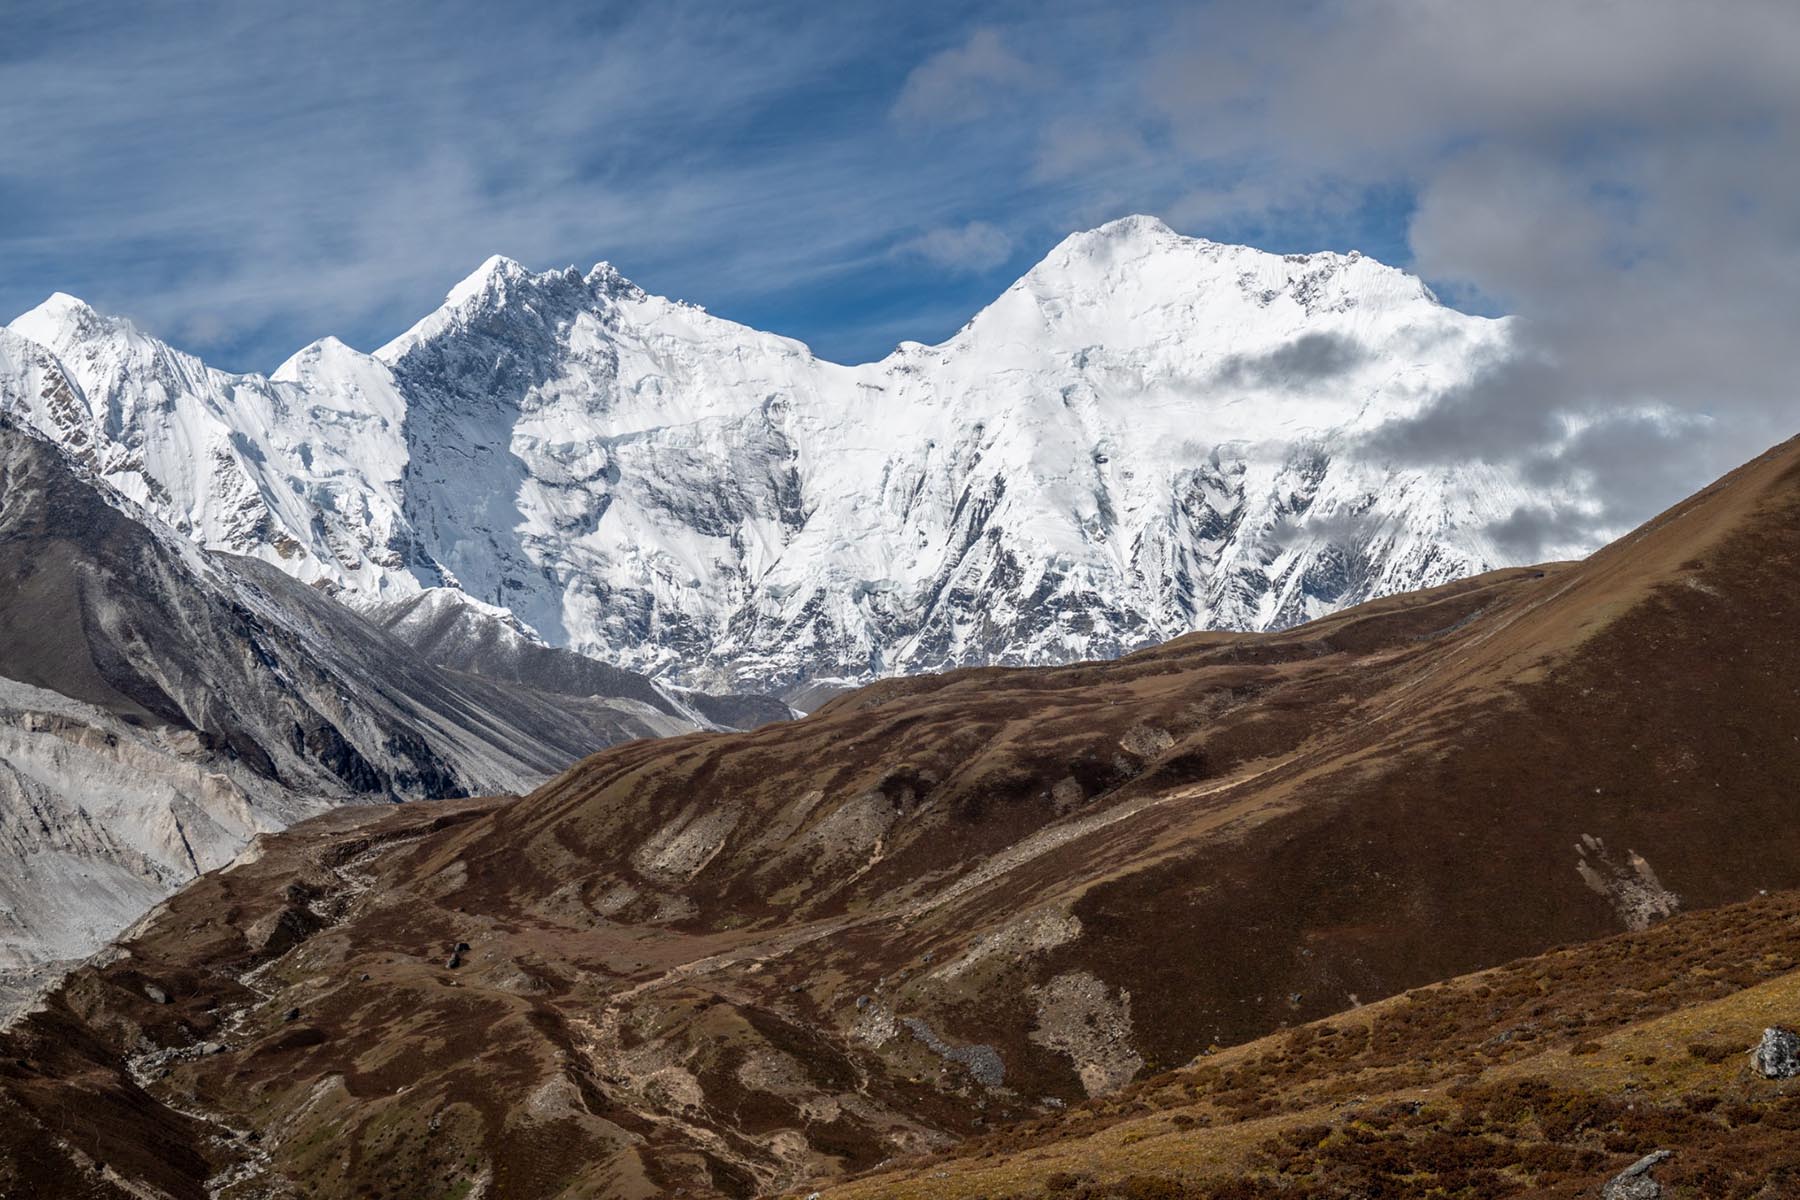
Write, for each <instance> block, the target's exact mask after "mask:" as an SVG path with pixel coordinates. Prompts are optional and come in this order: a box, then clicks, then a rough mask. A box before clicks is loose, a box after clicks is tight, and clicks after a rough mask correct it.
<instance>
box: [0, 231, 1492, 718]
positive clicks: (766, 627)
mask: <svg viewBox="0 0 1800 1200" xmlns="http://www.w3.org/2000/svg"><path fill="white" fill-rule="evenodd" d="M71 310H72V306H71V305H70V304H69V303H68V302H66V301H53V302H47V303H46V305H44V306H41V307H40V309H38V310H34V313H33V314H27V317H25V318H21V320H20V322H15V327H16V328H17V331H18V332H20V333H22V334H23V336H25V337H27V338H30V339H32V340H33V341H38V342H41V343H42V344H43V345H45V346H46V347H48V348H49V349H50V351H51V352H52V353H53V355H54V356H55V357H56V358H57V359H58V361H59V362H60V363H61V365H62V366H63V367H64V368H65V369H66V373H67V375H68V377H69V379H70V390H71V392H72V393H73V394H75V395H76V396H77V397H78V399H79V401H80V403H79V404H77V406H76V407H77V408H78V409H80V410H81V412H83V413H84V414H85V416H84V418H83V419H82V420H79V421H75V422H74V423H73V424H74V425H77V426H79V427H80V430H79V432H77V431H76V430H75V429H74V428H72V427H71V425H70V422H69V421H67V420H63V419H61V418H56V417H53V416H52V415H51V414H50V413H49V412H48V411H47V410H48V408H49V406H48V405H46V404H45V403H44V402H42V401H41V400H40V399H36V398H34V397H33V396H31V395H26V394H25V393H26V392H29V391H31V390H32V389H31V387H28V386H26V385H25V384H22V383H18V382H16V381H15V382H14V383H13V384H11V385H10V391H9V394H8V395H7V397H6V403H7V406H8V407H11V408H14V409H16V410H19V411H22V412H24V413H26V414H27V415H28V418H29V419H31V420H32V421H33V423H34V424H37V425H38V426H39V427H40V428H41V429H45V430H46V431H48V432H51V433H52V436H56V437H58V439H59V440H62V441H64V443H65V444H74V443H75V442H77V441H79V440H80V439H81V438H86V439H88V441H89V443H90V444H91V445H93V446H95V447H97V450H96V453H97V454H98V455H99V456H100V459H101V460H102V461H101V470H102V472H103V473H104V474H107V475H108V477H109V478H115V479H116V480H117V481H119V482H120V484H121V486H122V488H123V489H124V490H126V491H127V494H130V495H132V496H133V498H134V499H138V500H139V501H140V502H142V503H147V504H150V505H151V506H152V507H157V508H158V511H160V512H162V513H163V514H164V515H165V516H166V517H168V519H169V520H170V521H171V522H172V523H173V524H175V525H177V526H178V527H180V528H183V529H185V530H186V531H188V532H189V533H190V534H191V535H192V536H194V537H196V538H198V539H200V540H201V541H203V542H205V543H207V544H210V545H221V546H224V547H226V548H230V549H233V550H236V551H237V552H239V553H248V554H254V555H256V556H258V557H263V558H265V559H267V560H268V561H271V562H274V563H277V564H278V565H280V566H282V567H283V568H284V569H286V570H288V571H290V572H292V573H294V574H296V575H299V576H300V577H302V578H305V579H309V580H316V581H320V582H325V583H329V584H330V585H332V586H334V587H338V588H341V589H343V590H344V593H345V594H346V596H348V597H349V598H351V599H353V600H356V601H358V602H361V600H364V599H366V600H367V602H369V603H371V604H375V603H378V602H385V601H386V600H387V599H391V598H395V597H402V596H408V595H412V594H414V593H416V592H417V591H419V590H420V589H422V588H433V587H444V588H451V589H455V590H458V591H460V592H462V593H464V594H467V595H469V596H472V597H475V598H477V599H479V600H480V601H481V602H483V603H484V604H488V605H493V606H497V607H499V608H503V609H505V610H507V611H509V612H511V613H512V614H514V615H515V616H516V617H517V618H518V619H519V620H520V621H521V622H523V624H524V625H525V626H526V627H528V628H529V629H530V630H531V631H533V632H535V634H536V635H537V636H540V637H542V638H543V639H544V640H545V641H547V642H549V643H550V644H552V645H566V646H571V647H573V648H575V649H578V650H581V651H583V652H584V653H588V654H591V655H594V656H596V657H599V658H602V659H604V660H607V661H610V662H613V663H616V664H618V665H621V666H629V667H633V668H637V669H643V670H649V671H653V672H666V673H667V674H669V675H670V676H671V677H672V679H673V680H674V681H675V682H680V683H683V684H705V685H708V686H721V685H724V686H731V687H785V686H788V685H798V684H801V683H803V682H804V681H806V680H807V679H811V678H816V677H821V676H825V677H853V678H860V677H866V676H868V675H870V674H874V673H882V672H892V671H897V670H918V669H928V668H935V667H942V666H949V665H956V664H962V663H975V662H1032V661H1049V660H1057V659H1066V658H1070V657H1078V656H1088V655H1098V654H1112V653H1116V652H1118V651H1121V650H1125V649H1128V648H1131V647H1133V646H1136V645H1139V644H1142V643H1144V642H1147V641H1151V640H1155V639H1159V638H1164V637H1168V636H1171V635H1174V634H1177V633H1181V632H1184V631H1186V630H1188V629H1191V628H1195V627H1202V626H1214V627H1224V628H1264V627H1268V626H1271V625H1281V624H1286V623H1291V622H1293V621H1297V620H1301V619H1304V618H1307V617H1310V616H1314V615H1318V614H1319V613H1322V612H1324V611H1327V610H1329V609H1331V608H1333V607H1336V606H1338V605H1341V604H1345V603H1350V602H1353V601H1356V600H1360V599H1363V598H1365V597H1367V596H1370V595H1374V594H1377V593H1380V592H1387V591H1394V590H1399V589H1403V588H1412V587H1418V586H1421V585H1425V584H1430V583H1435V582H1440V581H1443V580H1445V579H1448V578H1451V577H1453V576H1455V575H1458V574H1462V573H1465V572H1469V571H1474V570H1479V569H1482V568H1485V567H1488V566H1493V565H1498V563H1499V562H1500V561H1501V559H1500V555H1499V552H1498V551H1497V550H1496V548H1495V546H1494V544H1493V542H1492V539H1491V538H1489V537H1488V535H1487V529H1488V528H1489V526H1491V525H1492V524H1494V523H1496V522H1498V521H1500V520H1503V519H1504V518H1506V517H1507V516H1509V515H1510V514H1511V513H1512V511H1513V509H1514V508H1515V507H1516V506H1517V505H1518V504H1519V503H1521V502H1523V500H1524V499H1525V492H1524V490H1523V489H1522V487H1521V486H1520V484H1519V482H1518V481H1517V480H1514V479H1512V478H1510V477H1508V476H1506V475H1505V474H1504V473H1503V472H1500V471H1497V470H1496V469H1494V468H1492V467H1487V466H1482V465H1479V464H1469V465H1467V466H1465V467H1459V468H1457V469H1455V470H1443V471H1420V470H1413V469H1405V468H1400V467H1395V466H1391V465H1389V464H1386V463H1384V462H1381V461H1376V460H1371V459H1369V458H1368V457H1367V456H1366V454H1365V452H1363V451H1362V450H1361V449H1360V447H1361V446H1362V445H1363V444H1364V443H1363V439H1362V437H1361V434H1362V433H1363V432H1365V431H1366V430H1367V429H1368V428H1369V427H1371V426H1372V425H1374V424H1378V423H1380V422H1381V421H1383V420H1388V419H1392V418H1393V417H1394V416H1396V415H1401V414H1404V413H1407V412H1410V411H1413V410H1414V409H1415V408H1416V407H1417V406H1418V405H1420V404H1421V403H1425V402H1427V401H1428V400H1429V399H1430V398H1431V397H1432V396H1433V395H1435V394H1438V393H1440V392H1441V391H1443V390H1444V389H1447V388H1450V387H1454V386H1456V385H1458V384H1459V383H1461V382H1463V381H1465V380H1466V379H1467V378H1468V376H1469V373H1470V372H1471V371H1472V370H1473V369H1474V368H1475V365H1476V364H1477V363H1479V362H1481V361H1483V360H1485V359H1486V358H1489V357H1491V356H1492V355H1493V354H1495V353H1501V352H1504V349H1505V346H1506V344H1507V326H1506V324H1505V322H1503V321H1493V320H1487V319H1483V318H1479V317H1471V316H1467V315H1464V314H1462V313H1458V312H1455V311H1454V310H1451V309H1448V308H1445V307H1443V306H1442V305H1440V304H1438V303H1437V301H1436V299H1435V298H1434V297H1433V296H1432V295H1431V294H1430V292H1429V291H1428V290H1427V289H1426V288H1425V287H1424V285H1423V284H1422V283H1420V282H1419V281H1418V280H1417V279H1416V278H1414V277H1412V276H1410V275H1407V274H1405V273H1404V272H1401V271H1398V270H1395V269H1393V268H1390V267H1387V266H1385V265H1383V264H1380V263H1378V262H1375V261H1374V260H1372V259H1369V258H1366V257H1364V256H1361V255H1357V254H1349V255H1341V254H1332V253H1326V254H1313V255H1278V254H1269V253H1266V252H1263V251H1259V250H1254V249H1250V248H1247V247H1241V246H1230V245H1225V244H1222V243H1217V242H1210V241H1206V240H1204V239H1201V238H1190V237H1184V236H1182V235H1180V234H1178V233H1176V232H1175V231H1174V230H1172V229H1170V228H1169V227H1168V226H1167V225H1166V224H1164V223H1163V222H1161V221H1159V220H1157V219H1155V218H1153V217H1141V216H1139V217H1127V218H1123V219H1121V220H1118V221H1114V222H1110V223H1108V224H1107V225H1104V226H1101V227H1100V228H1098V229H1095V230H1091V231H1088V232H1086V233H1079V234H1074V235H1071V236H1070V237H1068V238H1067V239H1065V240H1064V241H1063V242H1062V243H1060V244H1059V245H1058V246H1057V247H1056V248H1055V249H1053V250H1052V251H1051V252H1050V254H1048V255H1047V256H1046V257H1045V259H1044V260H1043V261H1042V262H1041V263H1039V264H1038V265H1037V266H1035V267H1033V268H1032V269H1031V270H1030V271H1028V272H1027V273H1026V274H1025V275H1024V276H1023V277H1021V278H1020V279H1019V280H1018V282H1017V283H1015V284H1014V285H1013V286H1012V287H1010V288H1008V289H1007V290H1006V291H1005V292H1004V293H1003V294H1002V295H1001V296H1000V297H999V298H997V299H996V300H995V301H994V303H992V304H990V305H989V306H987V307H986V308H984V309H983V310H982V311H981V312H980V313H978V314H976V315H975V316H974V317H973V318H972V319H971V320H970V322H969V323H968V324H967V325H966V326H964V328H963V329H962V330H960V331H959V332H958V333H957V334H956V335H955V336H954V337H952V338H951V339H949V340H948V341H946V342H944V343H942V344H940V345H937V346H923V345H920V344H918V343H903V344H902V345H901V346H899V347H898V348H896V350H895V351H894V352H893V353H892V354H890V355H889V356H888V357H886V358H885V359H883V360H881V361H880V362H876V363H868V364H864V365H860V366H841V365H838V364H834V363H830V362H825V361H823V360H820V359H818V358H816V357H814V356H813V354H812V353H811V351H810V350H808V349H807V348H806V347H805V346H804V345H802V344H801V343H799V342H796V341H793V340H791V339H788V338H783V337H779V336H777V335H774V334H769V333H763V332H759V331H757V330H754V329H750V328H747V327H745V326H742V325H738V324H735V323H733V322H730V321H727V320H722V319H720V318H717V317H714V316H711V315H710V314H707V313H706V312H705V311H704V310H702V309H700V308H697V307H695V306H692V305H687V304H683V303H680V302H677V301H672V300H666V299H664V298H662V297H659V296H655V295H652V294H650V293H647V292H645V291H644V290H643V289H641V288H639V287H637V285H635V284H633V283H631V282H630V281H629V280H627V279H626V278H625V277H624V276H623V275H621V274H620V273H619V272H618V271H617V270H616V269H614V268H613V267H612V266H611V265H609V264H607V263H604V262H603V263H599V264H597V265H596V266H595V267H594V268H593V269H592V270H590V271H588V272H587V273H585V274H583V273H582V272H580V271H578V270H576V269H575V268H565V269H562V270H555V271H546V272H541V273H534V272H532V271H530V270H528V269H527V268H525V267H524V266H522V265H521V264H519V263H517V262H515V261H513V260H511V259H506V258H501V257H495V258H491V259H489V260H488V261H487V262H485V263H483V264H482V266H481V267H480V268H479V269H477V270H476V271H475V272H474V273H473V274H471V275H470V276H468V277H467V278H466V279H464V280H463V281H462V282H461V283H459V284H458V285H457V286H456V287H455V288H453V289H451V291H450V292H449V293H448V295H447V296H446V298H445V302H444V304H443V305H442V306H441V307H440V308H438V309H437V310H436V311H435V312H433V313H431V314H429V315H427V316H426V317H425V318H424V319H422V320H421V321H420V322H418V323H417V324H416V325H414V326H413V327H412V328H411V329H410V330H408V331H407V332H406V333H404V334H402V335H401V336H400V337H398V338H396V339H395V340H394V341H392V342H390V343H389V344H388V345H386V346H384V347H382V348H381V349H380V350H378V351H376V353H375V354H374V355H366V354H361V353H360V352H358V351H355V350H353V349H351V348H350V347H347V346H345V345H343V344H342V343H341V342H337V341H335V340H334V339H325V340H323V341H320V342H317V343H315V344H313V345H312V346H309V347H307V348H306V349H304V350H302V351H301V352H300V353H298V354H296V355H295V356H294V357H293V358H291V359H289V360H288V362H286V363H284V364H283V365H282V366H281V368H280V369H278V370H277V371H276V372H275V374H274V375H273V376H272V377H270V378H268V379H264V378H262V377H259V376H231V375H227V374H225V373H223V372H217V371H211V370H209V369H207V368H205V367H204V366H203V365H202V364H200V363H199V362H198V360H194V359H192V358H191V357H190V356H187V355H182V354H180V353H179V352H177V351H172V350H169V349H168V348H167V347H164V346H162V344H161V343H158V342H155V341H154V339H149V338H145V337H144V336H143V335H141V334H138V333H136V331H135V330H130V327H129V326H125V327H124V328H125V329H126V330H128V331H129V337H128V340H130V339H139V340H138V341H133V342H132V346H131V347H130V353H124V352H122V351H121V350H120V348H119V347H118V345H117V344H116V343H117V341H118V338H119V337H120V336H123V335H121V334H120V332H119V330H118V329H117V328H115V327H113V326H111V325H110V323H109V322H108V321H107V320H106V319H98V318H97V320H98V323H95V321H89V320H87V319H86V318H77V319H69V318H67V317H61V318H59V317H57V316H56V314H57V313H66V312H67V311H71ZM5 386H8V385H6V384H4V383H0V387H5ZM39 390H41V388H40V389H39ZM97 397H104V398H105V400H104V403H103V404H102V403H99V402H98V401H97V400H96V398H97ZM62 408H63V409H64V410H67V409H68V405H67V404H64V405H63V406H62ZM65 415H66V412H65ZM59 422H60V423H59Z"/></svg>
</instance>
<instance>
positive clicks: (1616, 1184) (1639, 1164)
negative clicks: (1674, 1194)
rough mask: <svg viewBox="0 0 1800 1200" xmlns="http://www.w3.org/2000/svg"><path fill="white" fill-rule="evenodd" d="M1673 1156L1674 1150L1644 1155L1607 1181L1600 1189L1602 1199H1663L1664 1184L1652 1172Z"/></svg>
mask: <svg viewBox="0 0 1800 1200" xmlns="http://www.w3.org/2000/svg"><path fill="white" fill-rule="evenodd" d="M1672 1157H1674V1151H1672V1150H1658V1151H1656V1152H1655V1153H1654V1154H1646V1155H1644V1157H1642V1158H1640V1159H1638V1160H1637V1161H1636V1162H1634V1163H1632V1164H1631V1165H1630V1166H1629V1167H1626V1168H1625V1169H1624V1170H1623V1171H1620V1172H1619V1173H1618V1174H1617V1175H1614V1176H1613V1177H1612V1178H1611V1179H1610V1180H1608V1181H1607V1184H1606V1186H1605V1187H1604V1188H1601V1189H1600V1200H1663V1190H1662V1184H1660V1183H1658V1182H1656V1178H1655V1176H1653V1175H1652V1174H1651V1172H1652V1171H1653V1170H1655V1169H1656V1167H1657V1166H1659V1165H1660V1164H1662V1163H1664V1162H1666V1161H1668V1160H1669V1159H1670V1158H1672Z"/></svg>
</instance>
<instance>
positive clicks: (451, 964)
mask: <svg viewBox="0 0 1800 1200" xmlns="http://www.w3.org/2000/svg"><path fill="white" fill-rule="evenodd" d="M444 966H446V967H448V968H449V969H450V970H452V971H454V970H456V968H458V967H460V966H462V951H460V950H452V951H451V952H450V957H449V958H447V959H445V960H444Z"/></svg>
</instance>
